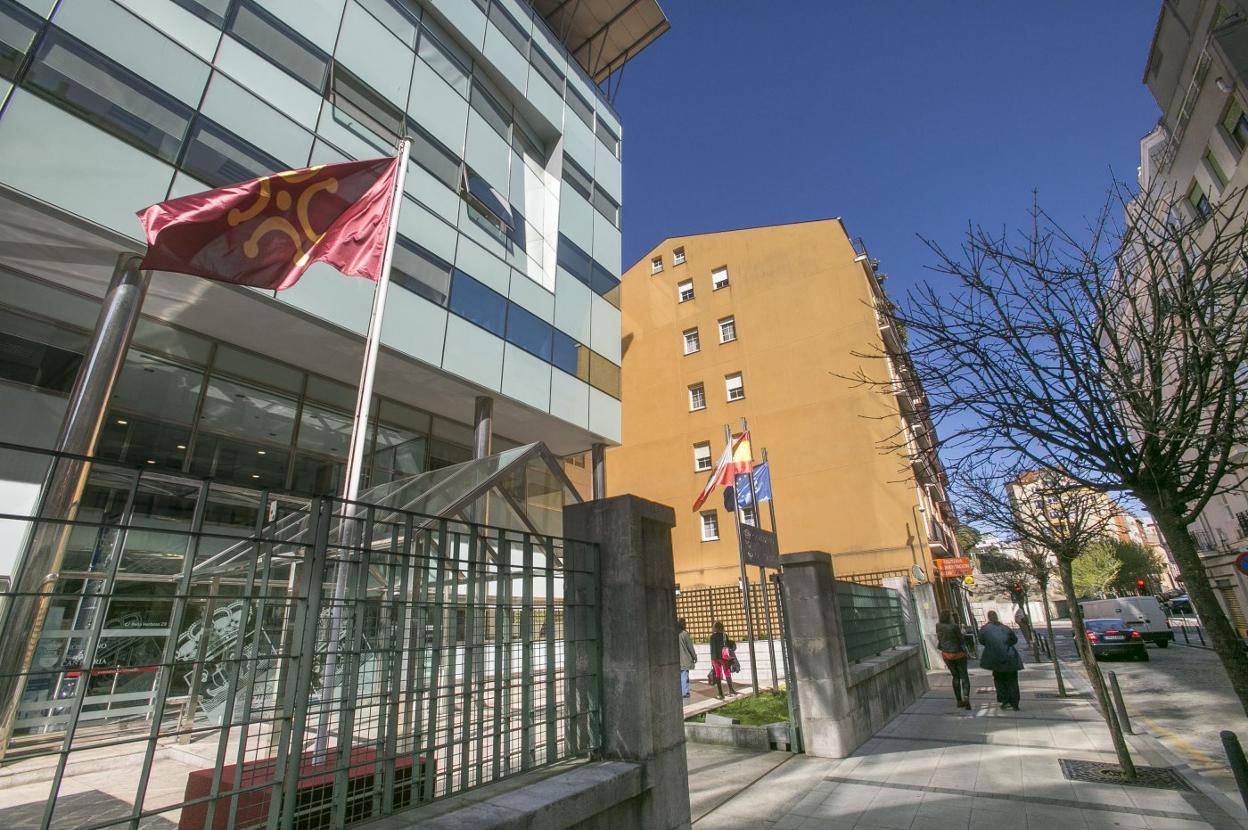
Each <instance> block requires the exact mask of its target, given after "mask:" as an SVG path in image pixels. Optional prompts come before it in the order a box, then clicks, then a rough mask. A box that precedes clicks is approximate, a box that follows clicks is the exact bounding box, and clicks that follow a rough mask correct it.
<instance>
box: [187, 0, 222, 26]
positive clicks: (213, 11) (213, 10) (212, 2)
mask: <svg viewBox="0 0 1248 830" xmlns="http://www.w3.org/2000/svg"><path fill="white" fill-rule="evenodd" d="M173 2H175V3H177V4H178V5H179V6H181V7H182V8H184V9H186V10H187V11H189V12H190V13H191V14H193V15H195V16H196V17H198V18H199V19H200V20H203V21H205V22H207V23H211V24H212V25H213V26H216V27H217V28H221V26H223V25H224V24H225V16H226V14H228V13H229V10H230V0H173Z"/></svg>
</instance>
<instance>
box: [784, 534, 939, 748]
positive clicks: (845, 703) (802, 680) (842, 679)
mask: <svg viewBox="0 0 1248 830" xmlns="http://www.w3.org/2000/svg"><path fill="white" fill-rule="evenodd" d="M781 562H782V563H783V566H784V572H783V573H782V574H781V577H780V582H781V587H782V590H783V591H784V600H785V615H786V617H787V619H788V624H789V633H790V638H791V640H792V656H793V673H794V675H795V684H796V688H797V696H798V703H799V705H800V709H801V716H800V717H801V729H802V745H803V747H804V748H805V751H806V752H807V754H810V755H818V756H821V757H825V758H844V757H847V756H848V755H850V754H851V753H852V752H853V751H854V750H855V749H857V748H858V747H859V746H861V745H862V744H863V742H864V741H866V740H867V739H868V738H870V737H871V736H872V735H873V734H875V732H877V731H878V730H879V729H880V728H881V727H883V726H884V724H886V723H888V722H889V721H890V720H892V719H893V718H894V717H895V716H896V715H897V714H898V713H900V712H901V711H902V710H904V709H905V708H906V707H907V706H909V705H910V704H911V703H913V702H914V701H915V700H917V699H918V698H919V697H920V696H921V695H922V694H923V693H924V692H926V691H927V688H928V686H927V672H926V670H925V668H924V665H923V659H922V654H921V653H920V648H921V646H920V645H918V644H909V645H905V646H902V647H900V648H894V649H889V650H888V651H886V652H884V653H883V654H881V655H879V656H878V657H873V658H870V659H866V660H861V661H859V662H857V663H854V664H850V663H849V662H848V661H847V660H846V658H845V643H844V639H843V638H842V635H841V615H840V609H839V608H838V607H837V602H836V591H835V585H834V579H833V575H832V557H831V556H830V555H829V554H827V553H824V552H822V551H807V552H805V553H790V554H786V555H785V556H783V557H781Z"/></svg>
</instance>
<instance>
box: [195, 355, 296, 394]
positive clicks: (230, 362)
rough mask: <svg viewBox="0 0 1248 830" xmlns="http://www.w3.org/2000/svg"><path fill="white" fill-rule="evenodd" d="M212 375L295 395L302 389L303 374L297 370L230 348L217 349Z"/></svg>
mask: <svg viewBox="0 0 1248 830" xmlns="http://www.w3.org/2000/svg"><path fill="white" fill-rule="evenodd" d="M212 373H213V374H214V375H219V374H225V375H233V376H234V377H236V378H239V379H240V380H247V381H254V382H256V383H258V384H260V385H261V386H270V387H273V388H274V389H281V390H283V391H285V392H292V393H294V394H296V395H298V394H299V393H300V391H301V390H302V389H303V372H302V371H300V370H299V369H296V368H294V367H293V366H287V365H286V364H284V363H278V362H277V361H275V360H269V359H268V358H265V357H261V356H260V355H257V354H252V353H251V352H244V351H240V350H238V349H235V348H231V347H230V346H224V345H222V346H218V347H217V355H216V357H215V358H214V359H213V363H212Z"/></svg>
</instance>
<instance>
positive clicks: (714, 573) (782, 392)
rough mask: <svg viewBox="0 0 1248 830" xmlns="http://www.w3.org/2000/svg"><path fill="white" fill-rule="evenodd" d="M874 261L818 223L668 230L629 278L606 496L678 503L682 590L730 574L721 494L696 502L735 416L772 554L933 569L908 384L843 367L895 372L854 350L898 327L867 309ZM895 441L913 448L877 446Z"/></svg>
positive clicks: (928, 471)
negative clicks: (862, 379)
mask: <svg viewBox="0 0 1248 830" xmlns="http://www.w3.org/2000/svg"><path fill="white" fill-rule="evenodd" d="M876 267H878V263H875V262H873V261H872V260H870V258H869V257H867V256H866V254H865V253H862V252H859V251H857V250H855V247H854V245H853V244H852V243H851V241H850V239H849V236H848V235H847V234H846V231H845V227H844V225H843V224H842V222H841V221H840V220H839V219H825V220H818V221H811V222H801V223H795V224H788V225H777V226H772V227H761V228H748V229H744V230H734V231H724V232H719V233H707V234H697V235H693V236H684V237H674V238H670V239H666V240H664V241H663V242H662V243H661V244H660V245H659V246H657V247H656V248H654V249H653V250H652V251H650V252H649V253H648V254H647V255H646V256H644V257H642V259H641V260H640V261H639V262H637V263H636V264H635V265H634V266H633V267H632V268H630V269H629V270H628V271H627V272H626V273H625V274H624V276H623V280H622V283H621V300H622V303H621V310H622V324H621V336H622V338H623V349H622V352H623V364H622V369H623V372H622V377H623V380H622V383H623V441H622V446H619V447H615V448H612V449H609V450H608V451H607V455H606V469H607V476H606V478H607V488H608V494H609V495H616V494H622V493H633V494H636V495H639V496H642V497H645V498H648V499H652V500H654V501H658V502H661V503H664V504H668V505H671V506H673V507H674V508H675V509H676V517H677V526H676V529H675V531H674V534H673V544H674V556H675V563H676V578H677V581H678V582H679V583H680V585H681V588H682V590H687V589H690V588H697V587H701V586H719V585H732V584H735V583H736V582H737V579H738V564H737V562H738V560H737V544H736V538H735V527H734V524H733V516H732V514H731V513H728V512H726V511H725V510H724V500H723V498H722V496H721V494H720V492H719V491H716V493H715V494H714V495H713V496H712V497H711V498H710V499H708V500H707V502H706V504H704V505H703V506H702V508H701V512H694V511H692V510H691V507H692V505H693V502H694V500H695V498H696V497H697V495H698V493H699V491H700V490H701V488H702V486H703V484H704V483H705V481H706V480H707V477H708V475H709V471H710V469H711V468H712V467H713V466H714V464H715V461H716V460H717V459H718V457H719V455H720V452H721V451H722V450H723V447H724V425H725V424H729V423H730V424H731V425H732V429H733V431H734V432H736V431H739V429H740V421H741V419H742V418H747V419H748V422H749V428H750V432H751V436H752V438H753V448H754V453H755V462H756V463H757V462H758V461H759V460H760V456H761V451H762V449H763V448H764V447H765V448H767V451H768V456H769V459H770V462H771V472H772V487H773V492H774V494H775V508H776V524H777V527H778V530H779V542H780V548H781V551H782V552H784V551H801V550H824V551H828V552H829V553H831V554H832V555H833V557H834V560H833V561H834V567H835V569H836V571H837V574H838V575H839V576H848V575H852V574H865V573H875V572H883V571H893V572H896V573H903V572H904V573H910V572H912V566H914V565H921V566H922V567H923V570H924V572H925V573H926V574H927V575H928V576H931V575H932V573H933V570H932V562H931V560H932V558H933V556H937V557H939V556H947V555H951V554H953V553H955V552H956V551H955V549H954V544H955V543H954V542H953V534H952V533H951V532H949V529H948V528H949V522H950V520H951V515H950V512H949V508H948V504H947V501H946V498H945V495H944V474H943V470H942V469H941V467H940V464H939V460H938V459H937V458H936V456H935V452H934V451H933V450H932V448H931V446H930V443H929V439H930V435H931V430H930V423H928V422H926V421H925V420H923V419H922V416H921V414H918V413H917V412H916V411H915V403H916V402H921V395H920V394H919V390H916V389H914V388H913V387H912V386H911V385H909V384H901V383H899V384H898V387H899V388H898V390H897V394H882V393H881V391H880V389H878V388H868V387H866V386H863V385H861V384H855V383H853V382H851V381H849V380H846V379H845V378H847V377H851V376H854V375H855V374H856V373H857V372H858V371H859V370H862V371H865V372H867V373H868V374H869V375H870V376H871V377H873V378H876V379H878V380H881V381H884V382H887V381H889V379H890V371H892V368H893V367H892V366H891V364H890V363H889V361H887V360H884V359H878V358H868V357H863V356H862V355H873V354H879V353H881V350H882V347H883V343H884V338H885V337H890V338H892V337H895V332H893V331H892V330H891V329H889V328H888V327H887V326H882V325H881V322H880V319H879V318H878V317H877V314H876V311H875V308H876V307H877V304H878V303H881V302H883V301H884V294H883V289H882V288H881V286H880V280H881V279H882V276H880V275H877V274H876V273H875V268H876ZM896 345H897V344H896V341H895V340H894V341H893V346H894V348H896ZM901 371H902V375H901V377H903V378H904V377H905V374H904V369H902V370H901ZM893 377H894V378H896V377H897V376H896V375H894V376H893ZM911 425H914V426H915V427H917V428H916V429H914V430H911V428H910V427H911ZM897 436H901V437H902V438H903V440H906V441H908V442H909V444H910V448H911V450H912V452H906V451H903V450H898V451H897V452H894V453H891V454H886V453H884V452H882V451H881V442H887V441H888V440H889V439H890V437H897ZM920 444H921V447H920ZM763 512H764V514H765V513H766V505H765V504H764V511H763ZM763 526H764V527H767V526H768V523H767V520H766V518H764V520H763ZM753 578H754V574H751V579H753Z"/></svg>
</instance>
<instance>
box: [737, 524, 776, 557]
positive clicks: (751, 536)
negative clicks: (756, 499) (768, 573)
mask: <svg viewBox="0 0 1248 830" xmlns="http://www.w3.org/2000/svg"><path fill="white" fill-rule="evenodd" d="M741 558H742V559H744V560H745V564H747V565H753V566H755V567H757V568H778V567H780V548H779V546H778V545H777V544H776V534H774V533H772V532H770V531H767V530H763V529H762V528H758V527H755V526H754V525H747V524H742V525H741Z"/></svg>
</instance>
